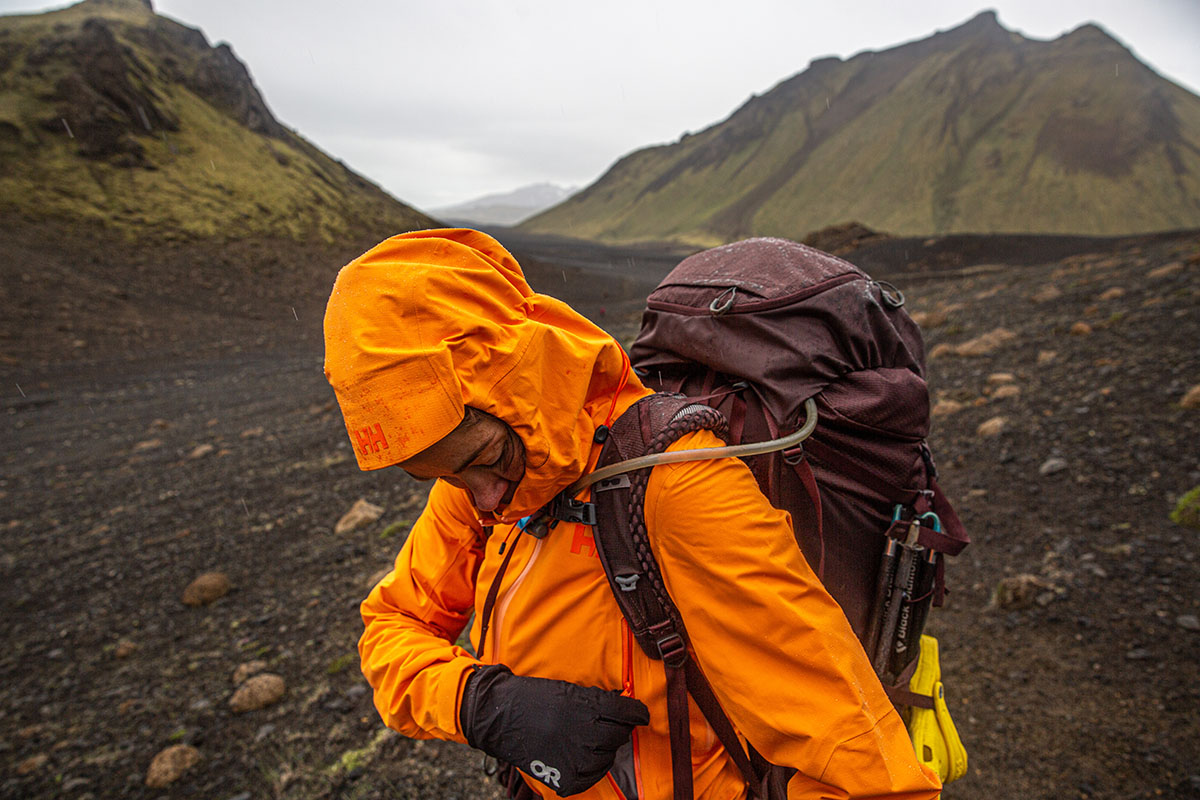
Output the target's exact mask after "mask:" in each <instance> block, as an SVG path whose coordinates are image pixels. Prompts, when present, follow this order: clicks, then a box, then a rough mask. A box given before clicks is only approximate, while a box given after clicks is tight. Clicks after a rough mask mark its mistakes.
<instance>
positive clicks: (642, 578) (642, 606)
mask: <svg viewBox="0 0 1200 800" xmlns="http://www.w3.org/2000/svg"><path fill="white" fill-rule="evenodd" d="M702 429H709V430H714V431H717V433H718V435H722V436H723V435H724V433H725V430H726V424H725V418H724V416H723V415H722V414H721V413H720V412H718V411H716V410H715V409H713V408H710V407H708V406H705V405H700V404H696V403H693V402H691V401H689V400H687V399H686V398H684V397H682V396H680V395H671V394H665V393H659V394H654V395H651V396H649V397H645V398H642V399H641V400H639V401H638V402H637V403H634V404H633V405H632V406H631V407H630V408H629V410H627V411H626V412H625V413H624V414H622V415H621V416H620V417H618V418H617V420H616V421H615V422H613V424H612V427H611V428H610V430H609V434H608V438H607V439H606V440H605V442H604V448H603V449H602V450H601V452H600V460H599V461H598V462H597V464H596V466H597V468H599V467H605V466H609V465H610V464H616V463H619V462H621V461H628V460H629V459H632V458H638V457H640V456H644V455H650V454H652V453H661V452H663V451H664V450H666V449H667V447H669V446H670V445H671V444H672V443H673V442H674V441H675V440H677V439H678V438H680V437H681V436H683V435H684V434H687V433H691V432H693V431H697V430H702ZM649 479H650V468H644V469H639V470H634V471H632V472H627V473H624V474H621V475H616V476H614V477H612V478H608V479H606V480H602V481H600V482H598V483H596V484H595V485H594V486H593V487H592V502H593V503H594V504H595V506H596V528H595V540H596V551H597V554H598V555H599V556H600V562H601V564H603V565H604V572H605V574H606V575H607V576H608V582H609V584H610V585H611V586H612V589H613V595H614V597H616V600H617V604H618V605H619V606H620V607H621V613H622V614H623V615H624V616H625V619H626V621H628V623H629V628H630V630H631V631H632V632H633V635H634V638H635V639H636V640H637V642H638V644H639V645H640V646H641V648H642V650H644V651H645V653H646V655H648V656H650V657H651V658H654V659H664V660H665V659H666V658H667V657H668V656H670V655H672V654H674V653H675V652H676V651H679V650H684V646H685V645H686V641H685V639H684V630H683V624H682V621H681V620H680V618H679V612H678V611H677V610H676V608H675V604H674V603H673V602H672V601H671V598H670V596H669V595H668V594H667V591H666V586H665V584H664V583H663V580H662V574H661V573H660V572H659V569H658V563H657V562H656V561H655V560H654V554H653V552H652V551H651V550H650V541H649V538H648V534H647V530H646V519H645V515H644V508H643V505H644V503H645V496H646V485H647V483H648V482H649Z"/></svg>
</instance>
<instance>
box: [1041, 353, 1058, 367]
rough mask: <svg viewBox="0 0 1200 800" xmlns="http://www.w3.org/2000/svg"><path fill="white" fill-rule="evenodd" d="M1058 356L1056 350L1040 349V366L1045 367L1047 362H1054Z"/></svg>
mask: <svg viewBox="0 0 1200 800" xmlns="http://www.w3.org/2000/svg"><path fill="white" fill-rule="evenodd" d="M1056 358H1058V351H1056V350H1039V351H1038V355H1037V363H1038V366H1039V367H1044V366H1046V365H1047V364H1050V363H1053V362H1054V360H1055V359H1056Z"/></svg>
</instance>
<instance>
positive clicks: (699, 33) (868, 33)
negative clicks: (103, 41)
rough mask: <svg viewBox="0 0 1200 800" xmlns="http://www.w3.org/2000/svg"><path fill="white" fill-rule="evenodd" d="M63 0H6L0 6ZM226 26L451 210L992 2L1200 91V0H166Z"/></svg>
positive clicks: (393, 178) (383, 163) (303, 118)
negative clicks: (1087, 31) (1102, 38)
mask: <svg viewBox="0 0 1200 800" xmlns="http://www.w3.org/2000/svg"><path fill="white" fill-rule="evenodd" d="M63 5H65V4H64V3H38V2H21V1H20V0H0V13H19V12H30V11H41V10H45V9H48V8H58V7H62V6H63ZM154 6H155V8H156V10H158V12H159V13H162V14H166V15H167V16H170V17H173V18H175V19H177V20H179V21H181V22H183V23H186V24H187V25H190V26H193V27H199V28H201V29H202V30H203V31H204V32H205V34H207V36H208V38H209V41H210V42H212V43H214V44H215V43H217V42H221V41H227V42H229V43H230V44H231V45H232V46H233V49H234V52H235V53H237V55H238V56H239V57H240V58H241V59H242V60H243V61H244V62H246V64H247V65H248V66H249V68H250V73H251V75H253V77H254V80H255V82H256V83H257V84H258V87H259V89H260V90H261V91H262V93H263V96H264V97H265V98H266V101H267V104H268V105H269V106H270V107H271V109H272V110H273V111H274V112H275V115H276V116H277V117H278V118H279V119H280V121H282V122H283V123H284V124H286V125H288V126H290V127H293V128H295V129H296V130H298V131H299V132H300V133H301V134H303V135H304V136H305V137H306V138H308V139H309V140H310V141H312V142H314V143H316V144H317V145H318V146H319V147H321V148H322V149H324V150H325V151H326V152H328V153H330V154H331V155H333V156H335V157H337V158H341V159H342V160H344V161H345V162H346V163H347V164H349V165H350V166H351V167H352V168H353V169H355V170H357V171H358V172H361V173H363V174H364V175H366V176H367V177H368V178H370V179H371V180H373V181H375V182H377V183H379V184H381V185H382V186H383V187H384V188H385V189H387V190H388V191H389V192H391V193H392V194H393V195H395V196H396V197H398V198H400V199H401V200H404V201H405V202H408V203H410V204H413V205H416V206H418V207H421V208H425V209H428V208H435V207H437V206H441V205H447V204H450V203H455V202H459V201H463V200H469V199H472V198H474V197H477V196H479V195H483V194H488V193H491V192H500V191H507V190H510V189H514V188H517V187H519V186H522V185H525V184H529V183H536V182H541V181H549V182H552V183H557V184H560V185H564V186H565V185H575V186H584V185H586V184H588V183H591V182H592V181H594V180H595V179H596V178H598V177H599V176H600V175H601V174H602V173H603V172H604V171H605V170H606V169H607V168H608V167H609V166H611V165H612V163H613V162H614V161H616V160H617V159H618V158H619V157H620V156H622V155H624V154H626V153H628V152H630V151H632V150H636V149H638V148H640V147H645V146H647V145H652V144H659V143H663V142H671V141H674V140H676V139H678V138H679V136H680V135H681V134H683V133H684V132H695V131H698V130H701V129H702V128H705V127H707V126H709V125H711V124H713V123H715V122H717V121H719V120H721V119H723V118H725V117H726V116H728V115H729V114H730V113H731V112H732V111H733V110H734V109H735V108H737V107H738V106H739V105H741V104H742V103H743V102H744V101H745V100H746V99H747V98H748V97H749V96H750V95H751V94H762V93H764V92H766V91H767V90H769V89H770V88H771V87H772V86H774V85H775V84H777V83H779V82H780V81H782V80H784V79H785V78H787V77H789V76H791V75H794V74H795V73H797V72H800V71H802V70H804V68H805V67H806V66H807V65H808V63H809V62H810V61H811V60H812V59H814V58H817V57H820V56H826V55H836V56H840V57H843V58H846V57H849V56H852V55H854V54H855V53H859V52H861V51H863V50H882V49H886V48H888V47H891V46H893V45H896V44H899V43H901V42H905V41H911V40H913V39H920V38H924V37H926V36H928V35H930V34H932V33H934V32H935V31H936V30H945V29H947V28H952V27H955V26H957V25H959V24H961V23H962V22H965V21H966V20H967V19H969V18H971V17H972V16H974V15H975V14H976V13H978V12H979V11H980V10H981V9H983V8H987V7H992V8H995V9H996V11H997V12H998V14H999V18H1000V23H1001V24H1002V25H1004V26H1005V27H1007V28H1009V29H1011V30H1016V31H1019V32H1021V33H1023V34H1025V35H1026V36H1029V37H1032V38H1037V39H1052V38H1055V37H1057V36H1059V35H1061V34H1063V33H1065V32H1067V31H1070V30H1072V29H1074V28H1076V27H1078V26H1079V25H1081V24H1083V23H1085V22H1089V21H1091V22H1096V23H1098V24H1100V25H1101V26H1103V27H1104V28H1105V29H1106V30H1108V32H1109V33H1111V34H1112V35H1113V36H1115V37H1116V38H1117V39H1119V40H1120V41H1122V42H1123V43H1124V44H1126V45H1127V46H1129V47H1130V48H1132V49H1133V51H1134V53H1135V54H1136V55H1137V56H1138V57H1139V58H1141V59H1142V60H1143V61H1145V62H1147V63H1148V64H1150V66H1152V67H1153V68H1154V69H1156V70H1157V71H1158V72H1159V73H1160V74H1162V75H1164V76H1166V77H1168V78H1170V79H1172V80H1174V81H1175V82H1176V83H1179V84H1181V85H1183V86H1185V87H1186V88H1188V89H1190V90H1191V91H1193V92H1197V91H1200V44H1198V41H1200V0H1143V2H1132V1H1131V0H1092V1H1091V2H1084V1H1083V0H1011V1H1010V2H1003V3H998V4H993V5H992V6H986V5H982V4H979V3H975V2H969V1H963V0H936V1H934V2H921V1H920V0H918V1H917V2H912V3H897V2H895V0H867V1H866V2H846V3H829V2H821V3H816V2H784V0H742V2H740V3H737V4H736V10H735V4H734V3H732V2H730V0H721V2H708V1H707V0H669V2H647V1H646V0H636V2H635V1H634V0H607V2H570V0H458V1H455V0H421V2H409V1H408V0H345V1H344V2H340V3H333V2H329V0H322V1H321V2H317V1H316V0H287V2H284V0H258V1H257V2H246V0H154Z"/></svg>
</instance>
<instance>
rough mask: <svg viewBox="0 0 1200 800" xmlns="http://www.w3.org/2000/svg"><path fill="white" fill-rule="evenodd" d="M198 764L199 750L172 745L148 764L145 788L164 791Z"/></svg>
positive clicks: (187, 745)
mask: <svg viewBox="0 0 1200 800" xmlns="http://www.w3.org/2000/svg"><path fill="white" fill-rule="evenodd" d="M199 763H200V751H199V750H197V749H196V748H194V747H192V746H191V745H190V744H177V745H172V746H171V747H168V748H167V749H166V750H163V751H162V752H160V753H159V754H158V755H156V756H155V757H154V760H153V761H151V762H150V769H148V770H146V786H148V787H150V788H151V789H165V788H166V787H168V786H170V785H171V784H172V783H174V782H175V781H177V780H179V779H180V778H182V777H183V773H185V772H187V771H188V770H189V769H191V768H192V767H194V766H196V765H197V764H199Z"/></svg>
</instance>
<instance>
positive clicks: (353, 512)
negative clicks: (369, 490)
mask: <svg viewBox="0 0 1200 800" xmlns="http://www.w3.org/2000/svg"><path fill="white" fill-rule="evenodd" d="M381 516H383V509H382V508H380V507H379V506H377V505H373V504H371V503H368V502H367V501H366V499H365V498H359V500H358V502H356V503H355V504H354V505H353V506H351V507H350V510H349V511H347V512H346V513H345V514H344V515H343V516H342V518H341V519H339V520H338V522H337V525H335V526H333V532H334V533H335V534H339V535H340V534H343V533H349V532H350V531H353V530H357V529H358V528H361V527H362V526H364V525H369V524H370V523H372V522H374V521H375V520H377V519H379V518H380V517H381Z"/></svg>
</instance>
